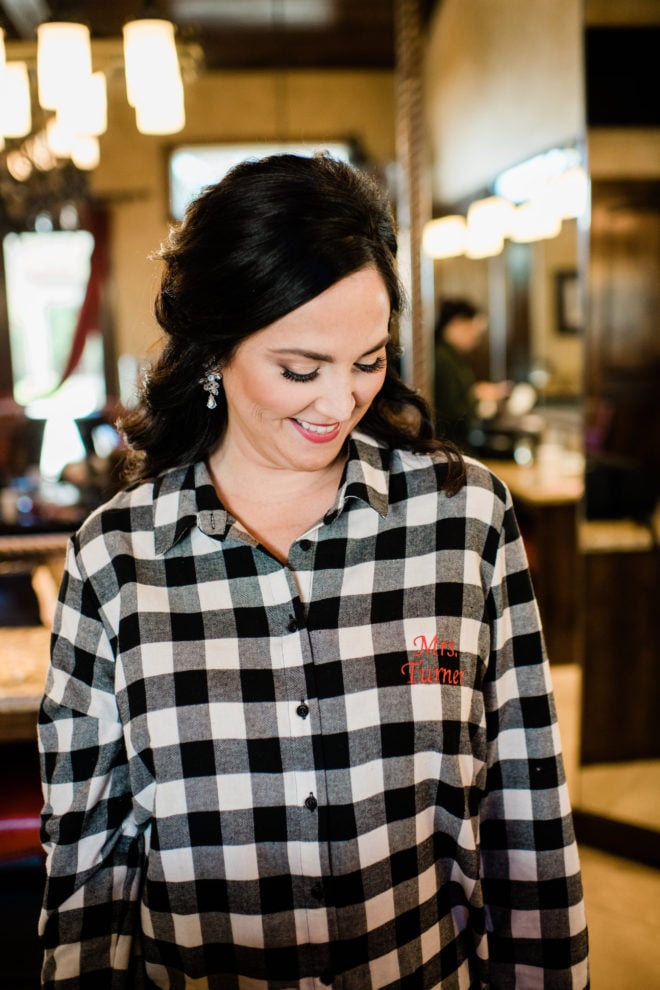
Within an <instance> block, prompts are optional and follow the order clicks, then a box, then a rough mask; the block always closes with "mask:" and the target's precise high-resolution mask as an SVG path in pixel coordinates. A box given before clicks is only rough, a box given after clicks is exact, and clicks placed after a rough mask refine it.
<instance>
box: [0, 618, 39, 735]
mask: <svg viewBox="0 0 660 990" xmlns="http://www.w3.org/2000/svg"><path fill="white" fill-rule="evenodd" d="M49 651H50V630H49V629H47V628H46V627H45V626H30V627H29V628H24V629H23V628H8V627H4V628H0V742H17V741H19V740H34V739H36V724H37V712H38V711H39V705H40V703H41V697H42V695H43V691H44V684H45V681H46V671H47V670H48V660H49Z"/></svg>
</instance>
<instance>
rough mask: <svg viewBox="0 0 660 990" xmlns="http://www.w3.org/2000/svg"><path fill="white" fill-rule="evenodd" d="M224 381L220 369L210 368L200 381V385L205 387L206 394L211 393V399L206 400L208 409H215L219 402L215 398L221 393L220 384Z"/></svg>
mask: <svg viewBox="0 0 660 990" xmlns="http://www.w3.org/2000/svg"><path fill="white" fill-rule="evenodd" d="M221 381H222V372H221V371H220V369H219V368H213V367H209V368H207V370H206V373H205V374H204V377H203V378H200V379H199V384H200V385H201V386H202V387H203V389H204V391H205V392H208V393H209V397H208V399H207V400H206V408H207V409H215V407H216V406H217V404H218V403H217V402H216V401H215V397H216V395H217V394H218V392H219V391H220V382H221Z"/></svg>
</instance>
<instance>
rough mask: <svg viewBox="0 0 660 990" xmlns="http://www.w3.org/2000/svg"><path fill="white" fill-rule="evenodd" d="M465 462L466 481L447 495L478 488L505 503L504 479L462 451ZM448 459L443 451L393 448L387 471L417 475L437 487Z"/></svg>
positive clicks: (407, 475) (506, 499)
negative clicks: (422, 451) (425, 451)
mask: <svg viewBox="0 0 660 990" xmlns="http://www.w3.org/2000/svg"><path fill="white" fill-rule="evenodd" d="M463 461H464V464H465V484H464V485H463V487H462V488H461V489H460V490H459V492H458V493H457V495H448V496H446V498H447V499H455V498H457V497H459V496H461V495H462V496H463V498H465V497H466V496H468V495H473V494H476V493H479V492H484V493H485V495H487V496H488V497H491V498H493V499H495V500H497V501H501V502H502V503H504V504H506V503H507V502H508V501H509V498H510V496H509V492H508V489H507V487H506V485H505V484H504V482H503V481H502V480H501V479H500V478H498V477H497V475H496V474H494V473H493V471H491V470H490V468H488V467H486V465H485V464H482V463H481V462H480V461H478V460H476V459H475V458H473V457H469V456H467V455H465V454H464V455H463ZM447 465H448V459H447V456H446V455H445V454H444V453H443V452H442V451H437V452H433V453H429V454H420V453H415V452H414V451H411V450H403V449H400V448H394V449H393V450H392V451H391V460H390V471H391V473H392V475H394V476H395V475H397V474H401V475H404V476H405V477H406V478H409V479H411V480H413V479H417V480H418V481H419V482H422V483H425V484H426V485H428V484H431V485H432V486H433V487H439V486H441V484H442V481H443V479H444V475H445V473H446V470H447Z"/></svg>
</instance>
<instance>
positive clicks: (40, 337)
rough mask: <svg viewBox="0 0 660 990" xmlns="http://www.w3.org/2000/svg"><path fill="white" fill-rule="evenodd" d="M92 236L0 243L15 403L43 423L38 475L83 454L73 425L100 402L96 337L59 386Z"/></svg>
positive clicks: (15, 237) (21, 236)
mask: <svg viewBox="0 0 660 990" xmlns="http://www.w3.org/2000/svg"><path fill="white" fill-rule="evenodd" d="M93 247H94V238H93V236H92V234H91V233H89V232H88V231H85V230H78V231H49V232H35V231H31V232H25V233H11V234H7V235H6V236H5V238H4V241H3V254H4V265H5V279H6V287H7V312H8V318H9V345H10V353H11V366H12V376H13V395H14V399H15V401H16V402H17V403H18V404H19V405H21V406H23V407H24V408H25V412H26V414H27V416H28V417H30V418H32V419H37V420H43V421H45V424H46V425H45V433H44V442H43V448H42V449H43V453H42V462H41V471H42V474H43V475H45V476H46V477H53V478H54V477H57V475H58V474H59V472H60V471H61V469H62V467H63V466H64V464H66V463H68V462H70V461H74V460H78V459H80V458H81V457H82V456H84V448H83V446H82V441H81V438H80V434H79V433H78V430H77V429H76V426H75V420H76V419H77V418H79V417H83V416H87V415H89V414H90V413H92V412H94V411H96V410H98V409H100V408H102V407H103V405H104V404H105V399H106V396H105V377H104V355H103V339H102V337H101V334H100V333H98V332H97V333H91V334H89V335H88V337H87V339H86V341H85V346H84V350H83V353H82V357H81V359H80V361H79V363H78V364H77V366H76V368H75V370H74V371H73V372H72V373H71V375H69V376H68V377H67V379H66V381H64V382H63V383H62V384H61V385H60V381H61V378H62V375H63V372H64V370H65V368H66V366H67V361H68V358H69V355H70V353H71V349H72V345H73V339H74V333H75V329H76V325H77V320H78V314H79V311H80V307H81V304H82V302H83V299H84V297H85V291H86V288H87V283H88V279H89V273H90V259H91V255H92V249H93Z"/></svg>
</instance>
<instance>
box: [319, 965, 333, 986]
mask: <svg viewBox="0 0 660 990" xmlns="http://www.w3.org/2000/svg"><path fill="white" fill-rule="evenodd" d="M334 978H335V974H334V973H332V972H330V970H329V969H324V970H322V971H321V972H320V973H319V979H320V981H321V983H322V984H323V986H324V987H329V986H330V985H331V984H332V981H333V980H334Z"/></svg>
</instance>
